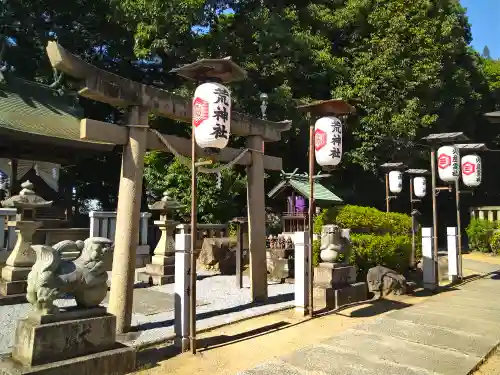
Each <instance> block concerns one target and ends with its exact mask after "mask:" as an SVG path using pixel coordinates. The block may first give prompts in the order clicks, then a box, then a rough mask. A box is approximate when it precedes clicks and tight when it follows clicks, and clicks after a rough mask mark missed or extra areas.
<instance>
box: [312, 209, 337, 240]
mask: <svg viewBox="0 0 500 375" xmlns="http://www.w3.org/2000/svg"><path fill="white" fill-rule="evenodd" d="M336 214H337V209H335V208H323V209H322V210H321V212H320V214H319V215H316V216H315V217H314V233H317V234H321V228H322V227H323V225H326V224H332V223H333V222H334V219H335V216H336Z"/></svg>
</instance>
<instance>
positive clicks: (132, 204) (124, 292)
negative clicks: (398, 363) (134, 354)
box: [108, 106, 148, 333]
mask: <svg viewBox="0 0 500 375" xmlns="http://www.w3.org/2000/svg"><path fill="white" fill-rule="evenodd" d="M127 123H128V124H139V125H128V128H129V131H128V133H129V136H128V143H127V144H126V145H124V146H123V155H122V169H121V175H120V189H119V191H118V208H117V212H116V236H115V248H114V254H113V272H112V273H111V292H110V294H109V295H110V299H109V306H108V312H109V313H111V314H113V315H115V316H116V331H117V333H124V332H128V331H129V330H130V326H131V321H132V303H133V296H134V280H135V252H136V246H137V243H138V242H139V241H138V240H139V214H140V210H141V195H142V178H143V174H144V155H145V152H146V143H147V135H148V110H147V109H146V108H141V107H138V106H135V107H131V108H130V113H129V118H128V122H127Z"/></svg>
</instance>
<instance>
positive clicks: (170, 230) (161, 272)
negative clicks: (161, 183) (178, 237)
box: [138, 192, 182, 285]
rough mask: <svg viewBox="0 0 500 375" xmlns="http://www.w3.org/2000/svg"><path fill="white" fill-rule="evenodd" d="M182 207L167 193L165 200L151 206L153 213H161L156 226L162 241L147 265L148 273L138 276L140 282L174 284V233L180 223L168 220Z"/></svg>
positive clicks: (164, 196)
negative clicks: (169, 216)
mask: <svg viewBox="0 0 500 375" xmlns="http://www.w3.org/2000/svg"><path fill="white" fill-rule="evenodd" d="M181 207H182V205H181V204H180V203H178V202H177V201H176V200H175V199H173V198H171V197H169V195H168V193H167V192H165V194H164V195H163V198H162V199H161V200H159V201H158V202H155V203H153V204H152V205H150V206H149V209H150V210H151V211H159V212H160V220H156V221H155V222H154V223H155V225H157V226H158V228H160V231H161V237H160V241H159V242H158V244H157V245H156V247H155V250H154V255H153V257H152V259H151V263H150V264H147V265H146V271H145V272H141V273H139V275H138V279H139V281H143V282H147V283H149V284H150V285H163V284H169V283H173V282H174V276H175V272H174V268H175V267H174V263H175V239H174V231H175V227H176V226H177V224H179V222H177V221H174V220H169V219H168V217H167V216H168V214H170V213H172V212H173V211H175V210H178V209H179V208H181Z"/></svg>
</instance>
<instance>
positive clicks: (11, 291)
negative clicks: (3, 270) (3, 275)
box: [0, 279, 28, 296]
mask: <svg viewBox="0 0 500 375" xmlns="http://www.w3.org/2000/svg"><path fill="white" fill-rule="evenodd" d="M27 287H28V282H27V281H26V280H20V281H7V280H4V279H0V296H10V295H16V294H26V289H27Z"/></svg>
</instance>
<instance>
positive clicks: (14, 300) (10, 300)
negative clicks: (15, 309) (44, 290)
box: [0, 293, 28, 306]
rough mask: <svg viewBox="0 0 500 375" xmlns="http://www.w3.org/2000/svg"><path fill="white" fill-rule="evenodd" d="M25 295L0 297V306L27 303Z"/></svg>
mask: <svg viewBox="0 0 500 375" xmlns="http://www.w3.org/2000/svg"><path fill="white" fill-rule="evenodd" d="M27 302H28V300H27V299H26V293H23V294H11V295H10V296H2V295H0V306H7V305H17V304H19V303H27Z"/></svg>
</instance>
